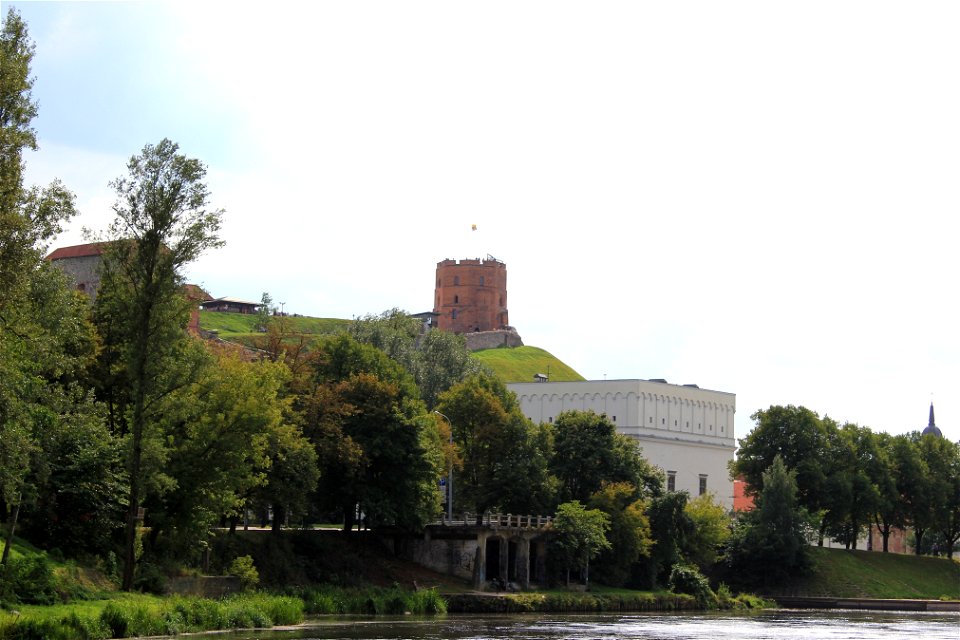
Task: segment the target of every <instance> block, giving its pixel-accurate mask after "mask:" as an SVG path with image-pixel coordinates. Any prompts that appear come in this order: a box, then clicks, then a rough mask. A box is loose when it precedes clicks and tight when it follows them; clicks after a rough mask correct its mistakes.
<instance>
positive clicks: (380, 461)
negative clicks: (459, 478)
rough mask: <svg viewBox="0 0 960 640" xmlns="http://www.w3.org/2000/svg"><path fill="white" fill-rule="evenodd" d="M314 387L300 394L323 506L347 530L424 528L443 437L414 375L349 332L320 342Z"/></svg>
mask: <svg viewBox="0 0 960 640" xmlns="http://www.w3.org/2000/svg"><path fill="white" fill-rule="evenodd" d="M311 366H312V368H313V375H314V382H315V387H314V388H313V390H312V391H311V392H310V393H309V394H301V399H300V403H301V404H302V406H303V411H304V416H305V418H304V433H305V434H306V435H307V437H308V438H310V440H311V441H312V442H314V443H315V445H316V447H317V454H318V457H319V461H320V465H321V477H320V485H319V489H318V497H319V500H320V502H321V506H325V507H327V508H333V509H335V510H337V511H338V512H339V513H340V514H341V516H342V518H343V523H344V529H345V530H350V529H351V528H352V527H353V525H354V524H355V522H356V518H357V517H358V516H359V515H360V514H362V515H363V517H364V519H365V522H366V524H368V525H370V526H382V525H392V526H400V527H404V528H409V529H416V528H419V527H420V526H422V525H423V524H424V523H425V522H426V521H428V520H429V519H430V518H433V517H435V516H436V514H437V513H438V512H439V505H440V494H439V479H440V475H441V473H442V472H443V471H444V465H443V442H442V441H441V437H440V432H439V429H438V426H437V421H436V420H435V419H434V418H433V416H430V415H429V414H428V413H427V412H426V409H425V407H424V406H423V403H422V402H421V400H420V398H419V393H418V390H417V387H416V384H415V383H414V381H413V378H412V376H411V375H410V374H409V373H408V372H407V371H406V370H404V369H403V367H402V366H400V365H399V364H398V363H396V362H395V361H393V360H391V359H390V358H389V357H388V356H387V355H386V354H385V353H384V352H383V351H381V350H379V349H377V348H375V347H373V346H371V345H368V344H362V343H360V342H357V341H356V340H354V339H353V338H351V337H350V336H348V335H340V336H335V337H330V338H327V339H325V340H323V341H321V344H320V346H319V347H318V349H317V350H316V352H315V354H314V357H313V358H312V360H311Z"/></svg>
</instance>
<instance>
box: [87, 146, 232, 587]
mask: <svg viewBox="0 0 960 640" xmlns="http://www.w3.org/2000/svg"><path fill="white" fill-rule="evenodd" d="M127 172H128V173H127V175H126V176H123V177H120V178H118V179H116V180H115V181H113V182H112V183H111V186H112V187H113V188H114V190H115V191H116V194H117V200H116V202H115V204H114V205H113V211H114V214H115V216H116V217H115V219H114V222H113V223H112V224H111V225H110V227H109V229H108V231H107V232H106V234H105V236H104V237H103V238H102V239H104V240H106V241H108V242H109V244H108V249H107V251H106V252H105V254H104V265H103V274H102V279H101V291H100V293H99V294H98V296H97V302H98V304H99V305H101V312H102V314H101V315H102V317H104V318H108V320H107V322H106V324H108V325H109V328H110V331H109V332H108V335H110V337H111V339H112V340H114V341H115V342H114V348H115V352H116V353H117V354H118V357H117V360H118V361H119V362H120V363H121V365H122V368H123V372H124V374H123V377H122V379H121V380H119V381H118V382H119V384H121V385H122V386H123V390H124V392H125V396H126V398H127V402H128V408H127V415H128V420H127V423H126V424H125V425H124V426H125V428H126V430H128V436H129V455H128V461H127V469H128V472H129V477H130V494H129V511H128V514H127V525H126V542H125V547H126V548H125V553H124V570H123V583H122V587H123V589H124V590H130V589H131V588H132V587H133V580H134V567H135V564H136V554H135V550H136V540H137V526H138V522H139V519H138V518H139V512H140V507H141V500H142V498H143V490H144V476H143V471H144V470H143V447H144V439H145V437H146V436H149V431H150V430H151V429H152V428H154V426H155V425H156V423H157V420H158V417H159V416H158V415H157V413H156V411H157V409H158V408H159V405H160V400H161V399H162V398H164V397H165V396H167V395H168V394H169V393H171V391H173V390H175V389H177V388H180V387H182V386H185V385H187V384H189V383H191V382H192V381H193V380H194V379H195V375H196V374H197V371H196V370H194V369H191V368H190V367H184V366H183V365H182V363H181V362H180V361H179V360H178V355H180V352H182V350H183V349H184V344H185V341H186V340H187V339H188V338H187V335H186V333H185V331H184V328H185V326H186V323H187V318H188V315H187V302H186V300H185V298H184V296H183V295H182V293H181V291H182V287H183V284H184V281H183V270H184V268H185V267H186V266H187V265H188V264H189V263H191V262H192V261H194V260H196V259H197V258H198V257H199V256H200V255H201V254H202V253H203V252H204V251H207V250H209V249H213V248H216V247H219V246H221V244H222V242H221V241H220V240H219V238H218V235H217V234H218V232H219V229H220V222H221V216H222V211H221V210H219V209H211V208H210V206H209V203H208V200H209V192H208V190H207V187H206V184H205V183H204V178H205V175H206V168H205V167H204V165H203V164H202V163H201V162H200V161H198V160H196V159H192V158H187V157H186V156H184V155H183V154H180V153H179V147H178V146H177V145H176V144H175V143H173V142H171V141H170V140H166V139H164V140H161V141H160V142H159V143H158V144H156V145H149V144H148V145H146V146H145V147H144V148H143V151H142V152H141V153H140V154H138V155H136V156H133V157H132V158H131V159H130V161H129V162H128V163H127Z"/></svg>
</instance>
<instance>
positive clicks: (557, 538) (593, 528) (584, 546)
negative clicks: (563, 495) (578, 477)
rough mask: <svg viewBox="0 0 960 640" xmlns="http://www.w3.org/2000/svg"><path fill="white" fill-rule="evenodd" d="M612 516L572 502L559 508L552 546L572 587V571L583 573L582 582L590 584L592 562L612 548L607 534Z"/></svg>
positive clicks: (555, 519) (555, 520) (554, 520)
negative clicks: (558, 553)
mask: <svg viewBox="0 0 960 640" xmlns="http://www.w3.org/2000/svg"><path fill="white" fill-rule="evenodd" d="M609 530H610V517H609V516H608V515H607V514H606V513H604V512H603V511H601V510H600V509H587V508H585V507H584V506H583V505H582V504H580V502H578V501H576V500H573V501H571V502H564V503H563V504H561V505H560V506H559V507H557V515H556V516H555V517H554V519H553V532H554V536H553V541H552V542H553V545H554V547H555V548H556V549H557V550H558V551H559V552H560V556H561V558H562V559H563V564H564V567H565V569H566V582H567V585H568V586H569V585H570V571H571V570H577V571H581V572H582V574H583V583H584V584H585V585H589V584H590V560H591V559H593V558H595V557H596V556H597V555H598V554H599V553H600V552H602V551H604V550H605V549H609V548H610V541H609V540H607V531H609Z"/></svg>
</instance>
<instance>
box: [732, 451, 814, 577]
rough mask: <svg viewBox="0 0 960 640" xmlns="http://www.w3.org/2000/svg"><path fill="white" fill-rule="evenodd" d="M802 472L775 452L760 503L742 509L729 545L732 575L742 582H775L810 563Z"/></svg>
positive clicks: (803, 568)
mask: <svg viewBox="0 0 960 640" xmlns="http://www.w3.org/2000/svg"><path fill="white" fill-rule="evenodd" d="M796 477H797V474H796V473H795V472H794V471H792V470H790V469H788V468H787V466H786V465H785V464H784V462H783V459H782V458H780V457H779V456H777V457H775V458H774V460H773V463H772V464H771V465H770V469H768V470H767V471H766V472H765V473H764V474H763V490H762V491H761V492H760V494H759V495H758V496H757V502H756V508H755V509H754V510H752V511H748V512H746V513H744V514H741V516H740V518H739V520H738V521H737V526H736V528H735V529H734V531H733V535H732V537H731V539H730V542H729V544H728V547H727V556H726V560H727V563H728V567H729V569H730V577H731V578H732V579H733V580H735V581H737V582H738V583H739V584H742V585H749V586H766V587H769V586H773V585H777V584H781V583H782V582H783V581H785V580H787V579H788V578H790V577H793V576H797V575H801V574H803V573H804V572H805V571H806V570H807V569H808V568H809V566H810V552H809V549H808V541H807V533H806V528H807V526H808V523H807V518H806V514H805V512H804V509H803V508H802V507H801V505H800V502H799V499H798V497H797V494H798V491H797V481H796Z"/></svg>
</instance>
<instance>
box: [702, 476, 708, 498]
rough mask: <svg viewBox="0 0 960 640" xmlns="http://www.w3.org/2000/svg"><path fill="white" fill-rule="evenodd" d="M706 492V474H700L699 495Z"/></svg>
mask: <svg viewBox="0 0 960 640" xmlns="http://www.w3.org/2000/svg"><path fill="white" fill-rule="evenodd" d="M706 492H707V476H706V474H703V473H701V474H700V495H701V496H702V495H703V494H705V493H706Z"/></svg>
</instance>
